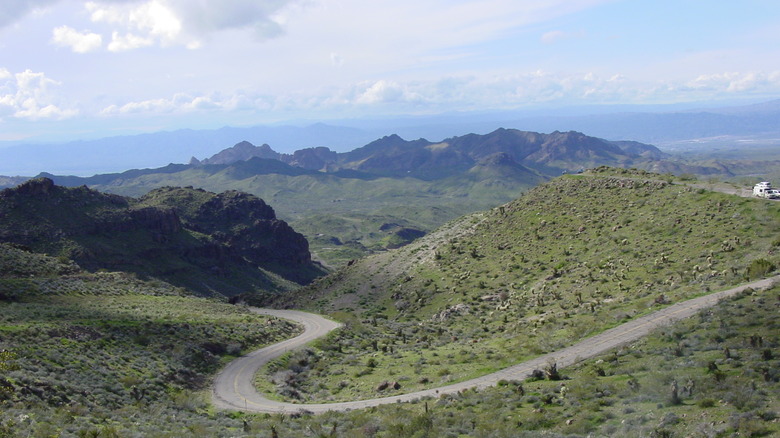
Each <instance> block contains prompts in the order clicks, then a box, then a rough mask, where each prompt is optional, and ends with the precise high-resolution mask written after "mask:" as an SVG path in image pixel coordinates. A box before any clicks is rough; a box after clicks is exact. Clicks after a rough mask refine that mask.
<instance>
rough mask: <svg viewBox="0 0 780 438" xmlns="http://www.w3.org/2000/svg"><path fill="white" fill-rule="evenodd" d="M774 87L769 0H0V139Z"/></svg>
mask: <svg viewBox="0 0 780 438" xmlns="http://www.w3.org/2000/svg"><path fill="white" fill-rule="evenodd" d="M778 97H780V2H779V1H777V0H740V1H738V2H737V1H726V0H652V1H650V0H371V1H366V0H92V1H77V0H2V3H0V141H20V140H24V141H28V140H29V141H70V140H74V139H79V138H84V139H87V138H99V137H107V136H112V135H119V134H127V133H141V132H154V131H159V130H172V129H180V128H191V129H203V128H218V127H221V126H250V125H258V124H268V123H278V122H284V121H290V120H322V121H327V120H332V119H343V118H361V117H374V118H376V117H379V118H381V117H391V116H399V115H404V116H408V115H430V114H439V113H447V112H468V111H488V110H517V109H520V110H522V109H529V110H532V109H534V108H564V107H568V106H574V105H606V104H639V105H645V104H677V103H685V102H710V101H726V100H732V101H733V100H745V101H754V102H757V101H761V100H770V99H777V98H778Z"/></svg>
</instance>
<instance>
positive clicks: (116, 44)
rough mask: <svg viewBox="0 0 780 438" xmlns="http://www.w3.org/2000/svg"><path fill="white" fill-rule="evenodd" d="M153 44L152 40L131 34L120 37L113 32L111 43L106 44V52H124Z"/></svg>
mask: <svg viewBox="0 0 780 438" xmlns="http://www.w3.org/2000/svg"><path fill="white" fill-rule="evenodd" d="M153 44H154V40H153V39H151V38H144V37H141V36H138V35H133V34H131V33H128V34H125V35H120V34H119V32H114V33H112V34H111V42H110V43H108V50H109V51H110V52H124V51H126V50H133V49H139V48H141V47H148V46H151V45H153Z"/></svg>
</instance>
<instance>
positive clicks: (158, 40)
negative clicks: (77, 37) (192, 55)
mask: <svg viewBox="0 0 780 438" xmlns="http://www.w3.org/2000/svg"><path fill="white" fill-rule="evenodd" d="M298 1H299V0H267V1H257V0H231V1H229V2H225V1H222V0H200V1H197V2H195V1H191V0H143V1H141V0H138V1H125V2H118V1H110V0H95V1H90V2H87V3H86V5H85V7H86V9H87V11H88V12H89V14H90V18H91V20H92V21H93V22H95V23H105V24H108V25H110V26H112V27H113V28H114V31H113V36H112V43H111V45H110V46H109V50H112V51H122V50H131V49H135V48H139V47H146V46H150V45H153V44H159V45H160V46H163V47H166V46H173V45H182V46H185V47H187V48H191V49H195V48H199V47H201V45H202V39H203V38H206V37H208V36H209V35H210V34H212V33H215V32H219V31H223V30H230V29H252V30H254V33H255V35H257V36H258V37H260V38H262V39H265V38H272V37H275V36H278V35H280V34H281V33H282V27H281V24H280V22H281V21H284V20H283V17H282V16H281V15H280V13H281V11H282V10H283V9H284V8H285V7H286V6H288V5H290V4H294V3H296V2H298Z"/></svg>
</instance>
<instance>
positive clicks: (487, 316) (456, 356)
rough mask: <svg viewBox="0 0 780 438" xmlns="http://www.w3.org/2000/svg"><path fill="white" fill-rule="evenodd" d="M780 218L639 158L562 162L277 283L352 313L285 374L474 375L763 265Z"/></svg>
mask: <svg viewBox="0 0 780 438" xmlns="http://www.w3.org/2000/svg"><path fill="white" fill-rule="evenodd" d="M778 231H780V205H778V204H777V203H775V202H771V201H766V200H760V199H748V198H739V197H736V196H733V195H726V194H722V193H716V192H712V191H709V190H706V189H701V188H695V187H691V186H689V185H687V184H682V183H674V184H673V183H670V181H667V180H664V179H662V178H661V177H660V176H659V175H653V174H647V173H645V172H642V171H627V170H616V169H608V168H601V169H597V170H596V171H594V172H593V173H589V174H586V175H581V176H580V175H577V176H564V177H560V178H557V179H555V180H553V181H551V182H550V183H547V184H545V185H542V186H539V187H537V188H535V189H533V190H531V191H529V192H528V193H526V194H525V195H523V196H522V197H521V198H519V199H517V200H516V201H513V202H510V203H508V204H505V205H503V206H501V207H498V208H495V209H493V210H490V211H487V212H483V213H476V214H473V215H469V216H466V217H464V218H462V219H458V220H456V221H454V222H451V223H449V224H447V225H446V226H444V227H442V228H441V229H439V230H437V231H436V232H435V233H431V234H430V235H428V236H426V237H424V238H422V239H420V240H418V241H415V242H414V243H413V244H411V245H409V246H406V247H404V248H401V249H399V250H397V251H393V252H388V253H385V254H379V255H375V256H372V257H368V258H365V259H363V260H360V261H357V262H355V263H353V264H352V265H351V266H349V267H346V268H344V269H342V270H339V271H338V272H336V273H334V274H332V275H330V276H328V277H326V278H323V279H321V280H318V281H317V282H315V283H314V284H313V285H311V286H309V287H306V288H303V289H301V290H300V291H298V292H297V293H296V294H295V295H286V296H284V297H282V299H281V300H280V302H279V305H284V306H291V307H307V308H310V309H313V310H316V311H319V312H324V313H333V314H334V315H344V316H343V317H344V318H348V320H349V322H350V323H349V325H348V327H349V328H348V329H346V330H342V331H341V332H339V334H337V335H334V336H333V337H332V338H331V339H329V340H327V341H324V342H322V343H321V345H319V347H318V348H317V349H314V350H313V352H312V353H311V355H312V357H313V358H314V359H316V360H314V359H313V358H312V357H310V358H307V359H306V360H307V361H308V362H309V363H311V364H312V365H311V366H310V367H309V368H308V369H306V370H303V371H301V372H298V373H297V377H296V379H290V380H289V382H292V383H291V385H290V386H292V387H293V389H295V391H296V392H297V394H299V395H298V398H299V399H301V400H346V399H351V398H355V397H367V396H370V395H374V394H375V391H374V388H375V387H376V386H377V385H378V384H379V383H381V382H382V381H386V380H390V381H393V380H397V381H400V382H402V387H403V389H402V391H403V392H410V391H413V390H417V389H423V388H430V387H435V386H437V385H440V384H442V383H443V382H449V381H460V380H465V379H468V378H472V377H476V376H478V375H481V374H485V373H487V372H490V371H493V370H496V369H499V368H502V367H504V366H507V365H509V364H512V363H516V362H519V361H520V360H522V359H525V358H529V357H533V356H536V355H539V354H541V353H546V352H550V351H554V350H556V349H558V348H560V347H563V346H566V345H570V344H572V343H574V342H575V341H576V340H579V339H581V338H583V337H585V336H588V335H592V334H595V333H597V332H600V331H602V330H604V329H606V328H609V327H612V326H614V325H616V324H619V323H620V322H622V321H625V320H627V319H630V318H633V317H635V316H637V315H640V314H643V313H646V312H649V311H651V310H653V309H657V308H661V307H663V306H664V305H666V304H668V303H674V302H677V301H680V300H683V299H685V298H690V297H693V296H696V295H699V294H702V293H706V292H707V291H710V290H717V289H724V288H726V287H727V286H730V285H735V284H739V283H741V282H744V281H745V280H746V279H747V278H753V277H759V276H763V275H766V274H767V273H768V272H770V271H772V270H774V267H775V266H777V264H778V261H779V259H778V254H777V247H778V246H780V238H779V236H780V235H779V234H778ZM295 297H297V298H295ZM347 315H354V316H347ZM334 351H336V352H338V354H336V353H334ZM369 362H371V363H372V364H373V365H374V366H372V367H370V368H371V370H368V371H370V372H368V371H367V368H366V364H367V363H369ZM289 366H290V364H289V363H279V364H277V365H276V366H275V367H271V368H269V371H268V373H269V376H270V377H271V378H272V377H273V373H274V372H277V370H278V369H280V368H281V369H285V368H288V367H289ZM347 376H348V377H349V379H346V380H345V377H347ZM345 381H346V382H348V384H346V385H344V382H345ZM282 387H284V386H282ZM266 388H271V386H266ZM277 390H278V389H277Z"/></svg>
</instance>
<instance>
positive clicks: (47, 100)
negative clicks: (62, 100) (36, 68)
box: [0, 69, 78, 120]
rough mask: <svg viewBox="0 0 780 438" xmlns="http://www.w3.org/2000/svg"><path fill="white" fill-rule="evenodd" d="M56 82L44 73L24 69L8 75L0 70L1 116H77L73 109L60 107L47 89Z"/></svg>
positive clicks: (49, 117)
mask: <svg viewBox="0 0 780 438" xmlns="http://www.w3.org/2000/svg"><path fill="white" fill-rule="evenodd" d="M57 85H59V83H58V82H57V81H54V80H52V79H49V78H47V77H46V75H45V74H44V73H40V72H33V71H31V70H25V71H23V72H21V73H16V74H11V73H10V72H9V71H8V70H7V69H0V117H2V116H11V117H14V118H18V119H30V120H39V119H65V118H68V117H72V116H74V115H76V114H77V113H78V112H77V111H76V110H75V109H67V108H62V107H60V106H58V105H57V102H55V96H54V94H53V93H52V92H51V91H50V88H51V87H52V86H57Z"/></svg>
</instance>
